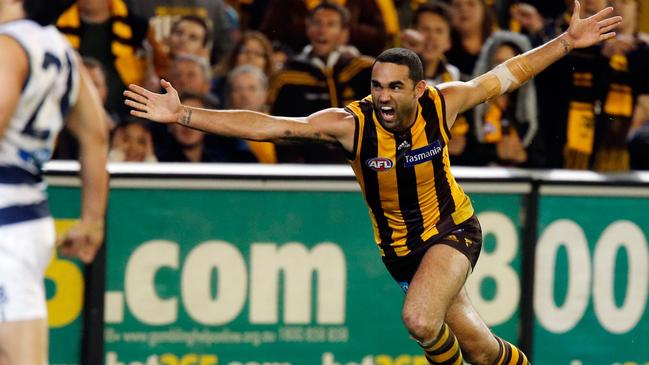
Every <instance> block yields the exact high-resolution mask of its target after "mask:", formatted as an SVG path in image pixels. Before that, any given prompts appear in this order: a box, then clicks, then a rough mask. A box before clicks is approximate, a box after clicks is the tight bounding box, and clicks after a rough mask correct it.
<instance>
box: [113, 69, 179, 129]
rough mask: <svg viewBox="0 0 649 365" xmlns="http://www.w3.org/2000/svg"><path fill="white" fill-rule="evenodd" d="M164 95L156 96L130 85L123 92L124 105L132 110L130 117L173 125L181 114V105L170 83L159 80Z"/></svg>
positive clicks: (156, 94)
mask: <svg viewBox="0 0 649 365" xmlns="http://www.w3.org/2000/svg"><path fill="white" fill-rule="evenodd" d="M160 86H162V87H163V88H164V89H165V91H166V93H165V94H158V93H154V92H151V91H149V90H147V89H145V88H143V87H140V86H137V85H133V84H130V85H128V90H126V91H124V96H125V97H126V98H127V99H126V100H124V104H126V105H128V106H130V107H131V108H133V110H131V115H134V116H136V117H140V118H145V119H149V120H152V121H154V122H160V123H175V122H177V121H178V120H179V118H180V116H181V114H182V104H181V103H180V99H179V98H178V92H177V91H176V89H174V88H173V86H171V83H169V82H168V81H166V80H164V79H162V80H160Z"/></svg>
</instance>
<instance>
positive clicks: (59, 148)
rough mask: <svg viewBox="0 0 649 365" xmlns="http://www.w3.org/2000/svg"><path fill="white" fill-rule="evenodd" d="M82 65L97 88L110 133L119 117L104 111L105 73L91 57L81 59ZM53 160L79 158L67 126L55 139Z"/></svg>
mask: <svg viewBox="0 0 649 365" xmlns="http://www.w3.org/2000/svg"><path fill="white" fill-rule="evenodd" d="M83 65H84V66H85V68H86V70H87V71H88V75H89V76H90V79H91V81H92V83H93V84H94V85H95V88H97V93H98V94H99V99H100V100H101V102H102V105H104V119H105V121H106V129H107V130H108V132H112V131H113V130H114V129H115V127H116V126H117V124H118V123H119V120H120V117H119V116H118V115H117V114H112V115H111V114H110V113H109V112H108V110H106V101H107V98H108V87H107V86H106V73H105V69H104V66H103V65H102V64H101V62H99V61H97V60H96V59H94V58H92V57H83ZM52 156H53V157H52V159H55V160H76V159H78V158H79V142H78V141H77V138H76V137H75V136H74V133H72V132H71V131H70V130H69V129H68V127H67V126H64V127H63V129H62V130H61V132H60V133H59V135H58V137H57V143H56V149H55V150H54V154H53V155H52Z"/></svg>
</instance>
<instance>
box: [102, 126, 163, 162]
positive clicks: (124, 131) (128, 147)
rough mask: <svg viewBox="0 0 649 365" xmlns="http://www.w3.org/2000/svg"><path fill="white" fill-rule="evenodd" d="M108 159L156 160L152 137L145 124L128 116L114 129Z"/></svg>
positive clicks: (118, 160)
mask: <svg viewBox="0 0 649 365" xmlns="http://www.w3.org/2000/svg"><path fill="white" fill-rule="evenodd" d="M108 160H109V161H111V162H157V161H158V160H157V159H156V157H155V153H154V148H153V138H152V137H151V132H149V129H148V127H147V125H146V124H145V123H144V122H142V121H140V120H137V119H135V118H133V117H130V118H129V119H127V120H126V122H125V123H124V124H123V125H121V126H119V127H118V128H117V129H116V130H115V134H114V135H113V138H112V141H111V148H110V153H109V154H108Z"/></svg>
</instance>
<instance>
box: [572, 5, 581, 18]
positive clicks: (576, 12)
mask: <svg viewBox="0 0 649 365" xmlns="http://www.w3.org/2000/svg"><path fill="white" fill-rule="evenodd" d="M580 13H581V3H580V2H579V0H575V8H574V9H573V11H572V19H575V20H578V19H581V18H580V17H579V14H580Z"/></svg>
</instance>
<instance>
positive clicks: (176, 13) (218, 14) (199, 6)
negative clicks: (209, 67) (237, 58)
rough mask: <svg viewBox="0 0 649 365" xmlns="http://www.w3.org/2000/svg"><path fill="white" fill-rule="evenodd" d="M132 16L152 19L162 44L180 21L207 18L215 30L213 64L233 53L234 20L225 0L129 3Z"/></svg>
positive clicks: (135, 0)
mask: <svg viewBox="0 0 649 365" xmlns="http://www.w3.org/2000/svg"><path fill="white" fill-rule="evenodd" d="M126 1H127V3H128V5H129V8H130V9H131V10H132V11H133V13H135V14H137V15H139V16H142V17H145V18H147V19H149V22H150V24H151V28H152V29H153V31H154V34H155V36H154V37H155V39H156V40H157V41H158V42H159V43H162V42H164V40H165V39H167V38H168V37H169V35H170V33H171V29H172V25H173V24H174V23H175V22H176V21H177V20H178V18H180V17H182V16H187V15H193V16H197V17H200V18H202V19H205V21H206V22H207V24H208V26H209V28H211V29H212V37H211V38H212V42H213V43H212V54H211V58H210V61H211V63H216V62H217V61H218V60H220V59H221V58H222V57H223V56H224V55H225V54H227V52H228V51H229V50H230V47H231V45H232V34H233V32H235V31H236V29H231V28H230V27H231V25H232V23H231V21H230V20H229V18H228V15H227V4H226V3H225V1H224V0H126Z"/></svg>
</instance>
